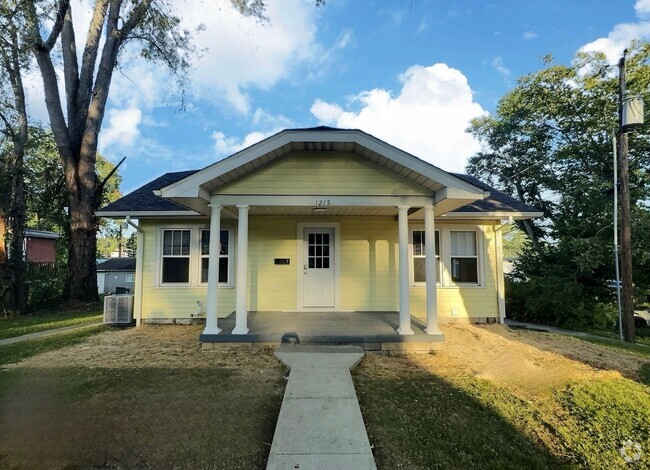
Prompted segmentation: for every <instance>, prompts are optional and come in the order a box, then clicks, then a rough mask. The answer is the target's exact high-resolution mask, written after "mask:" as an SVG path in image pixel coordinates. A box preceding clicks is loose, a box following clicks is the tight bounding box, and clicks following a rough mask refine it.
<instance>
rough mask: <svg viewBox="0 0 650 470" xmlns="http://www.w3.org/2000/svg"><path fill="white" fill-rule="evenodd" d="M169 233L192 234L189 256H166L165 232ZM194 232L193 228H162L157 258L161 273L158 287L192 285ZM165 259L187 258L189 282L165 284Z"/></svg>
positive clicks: (158, 276) (158, 277) (159, 273)
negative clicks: (186, 232) (184, 232)
mask: <svg viewBox="0 0 650 470" xmlns="http://www.w3.org/2000/svg"><path fill="white" fill-rule="evenodd" d="M168 231H188V232H190V246H189V250H190V252H189V254H188V255H165V254H164V251H165V250H164V246H163V245H164V243H165V232H168ZM193 232H194V231H193V230H192V228H191V227H187V226H186V227H161V228H160V239H159V243H158V249H159V252H158V256H156V259H157V260H158V266H159V272H158V275H157V276H156V277H157V279H158V285H159V286H160V287H177V286H189V285H191V284H192V265H193V263H192V251H193V243H192V240H193V238H194V237H193ZM165 258H187V259H188V274H187V282H163V264H164V263H163V262H164V259H165Z"/></svg>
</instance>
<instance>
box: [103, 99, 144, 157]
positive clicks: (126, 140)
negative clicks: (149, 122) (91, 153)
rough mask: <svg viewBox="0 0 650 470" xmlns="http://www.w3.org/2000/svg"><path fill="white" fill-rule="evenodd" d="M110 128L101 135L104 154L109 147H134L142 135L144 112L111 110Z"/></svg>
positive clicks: (109, 113) (134, 109)
mask: <svg viewBox="0 0 650 470" xmlns="http://www.w3.org/2000/svg"><path fill="white" fill-rule="evenodd" d="M107 115H108V126H105V127H104V129H103V130H102V131H101V132H100V134H99V150H100V152H103V151H104V150H105V149H106V148H108V147H109V146H113V145H115V146H118V147H128V146H130V145H133V143H134V142H135V139H136V137H138V135H139V134H140V123H141V122H142V111H140V109H139V108H125V109H110V110H109V111H108V113H107Z"/></svg>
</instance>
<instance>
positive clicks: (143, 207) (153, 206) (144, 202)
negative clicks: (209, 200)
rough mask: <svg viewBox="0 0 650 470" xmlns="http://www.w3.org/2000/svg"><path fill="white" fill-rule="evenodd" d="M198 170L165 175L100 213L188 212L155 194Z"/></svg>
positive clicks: (105, 207)
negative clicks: (156, 191)
mask: <svg viewBox="0 0 650 470" xmlns="http://www.w3.org/2000/svg"><path fill="white" fill-rule="evenodd" d="M197 171H198V170H190V171H178V172H175V173H165V174H164V175H162V176H160V177H158V178H156V179H155V180H153V181H151V182H149V183H147V184H145V185H144V186H142V187H140V188H138V189H136V190H135V191H133V192H131V193H129V194H127V195H126V196H124V197H121V198H120V199H118V200H117V201H115V202H111V203H110V204H108V205H107V206H104V207H102V208H101V209H100V210H99V211H100V212H113V211H115V212H119V211H122V212H130V211H187V210H191V209H188V208H187V207H185V206H183V205H181V204H178V203H176V202H173V201H170V200H168V199H163V198H161V197H158V196H156V195H155V194H154V193H153V192H154V191H155V190H158V189H162V188H164V187H165V186H169V185H170V184H173V183H175V182H176V181H179V180H181V179H183V178H185V177H187V176H190V175H192V174H194V173H196V172H197Z"/></svg>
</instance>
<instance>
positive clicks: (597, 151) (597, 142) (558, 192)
mask: <svg viewBox="0 0 650 470" xmlns="http://www.w3.org/2000/svg"><path fill="white" fill-rule="evenodd" d="M630 51H631V52H630V55H629V56H628V59H629V60H628V73H627V78H628V89H629V90H630V91H631V92H633V93H639V94H642V95H645V97H646V101H648V98H650V94H649V93H648V85H650V65H649V64H648V63H647V62H648V59H649V58H650V44H648V43H636V44H634V45H633V46H632V47H631V48H630ZM549 60H550V59H548V58H547V59H546V63H545V65H546V68H544V69H542V70H540V71H539V72H536V73H533V74H531V75H528V76H525V77H523V78H521V79H520V80H519V82H518V85H517V87H516V88H515V89H513V90H512V91H511V92H509V93H508V94H507V95H505V96H504V97H503V98H502V99H501V100H500V102H499V106H498V108H497V111H496V113H495V114H494V115H491V116H485V117H482V118H479V119H476V120H474V121H473V122H472V125H471V127H470V129H469V132H471V133H472V134H473V135H474V136H476V137H477V138H479V139H480V140H481V142H482V144H483V149H482V151H481V152H479V153H478V154H476V155H475V156H474V157H472V158H471V159H470V162H469V165H468V172H470V173H471V174H473V175H475V176H478V177H480V178H483V179H486V180H488V181H490V182H491V183H492V184H493V185H495V186H497V187H499V188H500V189H502V190H504V191H506V192H508V193H509V194H512V195H513V196H515V197H517V198H519V199H522V200H524V201H525V202H527V203H529V204H531V205H533V206H535V207H537V208H538V209H539V210H541V211H542V212H543V213H544V217H543V218H542V219H539V220H534V221H524V222H518V225H519V228H521V229H522V230H523V231H525V233H526V234H527V236H528V238H529V240H530V245H529V246H525V247H524V248H523V250H522V251H521V254H520V256H519V259H518V260H517V262H516V263H515V272H514V274H513V277H512V282H511V285H510V287H511V288H510V289H509V290H507V291H506V295H507V296H508V303H509V307H510V311H511V312H512V314H513V315H515V316H518V317H519V318H521V319H529V320H535V321H540V322H549V323H556V324H562V325H565V326H571V327H580V326H591V327H607V326H611V323H612V321H613V317H612V315H611V312H612V309H613V306H614V296H613V295H612V294H613V293H612V292H611V291H610V290H609V289H608V287H607V282H608V281H609V280H611V279H613V278H614V262H613V258H614V256H613V235H614V234H613V198H612V194H613V174H614V167H613V155H612V132H613V130H614V129H616V127H617V103H618V95H617V89H618V88H617V87H618V79H617V74H616V69H611V68H609V67H608V64H607V62H606V59H605V57H604V55H602V54H599V53H589V54H586V53H580V54H578V56H577V57H576V59H575V61H574V63H573V64H572V65H571V66H563V65H554V64H551V63H550V61H549ZM646 127H647V126H646ZM629 147H630V162H631V175H630V185H631V188H632V194H631V197H632V201H631V202H632V224H633V227H632V231H633V261H634V266H633V269H634V273H635V278H634V282H635V285H636V286H637V288H638V289H639V290H640V291H641V292H645V291H648V290H650V277H649V276H650V210H649V208H648V207H647V206H646V201H647V200H648V196H650V172H649V171H648V170H649V169H650V133H649V132H648V130H647V129H642V130H640V131H638V132H636V133H634V134H631V136H630V142H629Z"/></svg>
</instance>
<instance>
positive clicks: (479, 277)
mask: <svg viewBox="0 0 650 470" xmlns="http://www.w3.org/2000/svg"><path fill="white" fill-rule="evenodd" d="M448 230H449V285H452V286H461V287H481V286H482V285H483V282H482V280H483V279H482V275H481V271H482V269H481V258H482V256H481V253H482V250H481V242H480V240H481V239H482V237H481V235H482V234H483V232H482V231H480V230H479V229H478V227H477V228H472V227H463V228H461V227H452V228H449V229H448ZM452 232H474V242H475V244H476V246H475V248H476V255H472V256H469V255H456V256H454V255H453V253H452V252H451V234H452ZM453 258H463V259H473V258H476V282H454V280H453V277H452V272H453V268H452V259H453Z"/></svg>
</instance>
